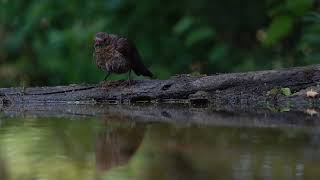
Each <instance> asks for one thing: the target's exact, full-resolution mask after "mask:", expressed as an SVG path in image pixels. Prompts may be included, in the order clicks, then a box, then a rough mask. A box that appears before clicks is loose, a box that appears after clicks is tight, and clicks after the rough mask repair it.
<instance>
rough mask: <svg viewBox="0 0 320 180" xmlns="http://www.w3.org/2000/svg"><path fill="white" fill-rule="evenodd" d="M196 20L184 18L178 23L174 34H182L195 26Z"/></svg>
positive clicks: (188, 17)
mask: <svg viewBox="0 0 320 180" xmlns="http://www.w3.org/2000/svg"><path fill="white" fill-rule="evenodd" d="M193 23H194V19H193V18H192V17H190V16H186V17H184V18H182V19H181V20H180V21H178V23H177V24H176V25H175V26H174V27H173V32H174V33H176V34H182V33H184V32H185V31H187V30H188V29H190V27H191V26H192V25H193Z"/></svg>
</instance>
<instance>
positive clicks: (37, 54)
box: [0, 0, 320, 87]
mask: <svg viewBox="0 0 320 180" xmlns="http://www.w3.org/2000/svg"><path fill="white" fill-rule="evenodd" d="M318 2H319V1H317V0H259V1H257V0H244V1H239V0H224V1H219V0H197V1H193V0H176V1H172V0H170V1H168V0H161V1H160V0H154V1H149V0H137V1H130V0H100V1H84V0H70V1H64V0H55V1H53V0H52V1H49V0H42V1H36V0H24V1H17V0H16V1H15V0H12V1H11V0H1V1H0V79H1V81H0V86H2V87H5V86H6V87H7V86H17V85H22V86H31V85H33V86H34V85H58V84H69V83H97V82H99V81H100V80H102V79H103V77H104V73H103V72H102V71H101V70H98V69H97V68H96V67H95V65H94V63H93V59H92V49H93V48H92V45H93V37H94V34H95V33H96V32H98V31H106V32H109V33H115V34H120V35H123V36H127V37H128V38H129V39H131V40H132V41H134V42H135V44H136V46H137V47H138V49H139V51H140V53H141V56H142V57H143V61H144V63H145V64H146V66H147V67H150V69H151V70H152V71H153V72H154V74H156V75H157V76H158V78H161V79H164V78H168V77H169V76H171V75H173V74H177V73H195V74H199V73H201V74H213V73H216V72H235V71H249V70H258V69H271V68H281V67H291V66H297V65H306V64H315V63H319V61H320V13H319V3H318ZM124 77H125V75H123V76H117V75H114V76H112V78H111V79H121V78H124ZM135 78H137V77H135Z"/></svg>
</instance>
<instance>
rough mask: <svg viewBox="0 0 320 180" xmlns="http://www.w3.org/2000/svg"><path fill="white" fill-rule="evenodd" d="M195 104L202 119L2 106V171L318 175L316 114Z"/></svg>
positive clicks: (245, 177)
mask: <svg viewBox="0 0 320 180" xmlns="http://www.w3.org/2000/svg"><path fill="white" fill-rule="evenodd" d="M126 111H127V112H126V113H127V114H128V113H129V114H130V111H128V110H126ZM187 111H188V110H187ZM139 112H141V109H140V111H139ZM195 112H196V113H198V116H199V115H201V114H205V116H203V119H204V120H205V121H204V120H203V121H202V120H201V119H198V120H195V121H188V120H187V119H186V123H184V122H181V120H179V121H174V120H173V121H172V122H170V120H167V121H166V122H163V121H162V120H159V121H156V120H154V119H156V117H152V113H151V112H150V111H149V113H150V114H149V115H148V117H149V118H150V119H152V121H150V122H148V117H147V118H146V119H143V118H145V117H144V116H141V118H142V119H143V120H142V119H139V115H137V111H134V112H132V114H136V115H135V116H134V117H133V116H127V115H123V114H121V113H119V114H118V115H116V114H112V115H110V114H107V113H106V112H104V115H101V114H99V115H96V116H95V115H90V116H88V115H86V116H82V115H80V116H77V115H75V113H74V112H72V113H71V115H70V114H69V115H64V114H63V113H61V114H59V113H53V114H51V115H48V116H39V112H38V115H35V113H34V112H32V113H30V114H28V113H26V114H25V112H23V113H22V114H21V113H20V114H19V113H18V115H17V113H12V112H10V113H8V112H5V113H1V116H0V123H1V124H0V125H1V126H0V176H1V179H3V180H6V179H14V180H15V179H17V180H18V179H19V180H21V179H22V180H23V179H48V180H51V179H59V180H64V179H66V180H70V179H71V180H73V179H86V180H87V179H112V180H118V179H119V180H123V179H125V180H127V179H128V180H129V179H139V180H140V179H145V180H149V179H155V180H157V179H183V180H188V179H216V180H217V179H226V180H227V179H228V180H229V179H234V180H238V179H239V180H251V179H252V180H254V179H257V180H260V179H266V180H271V179H281V180H285V179H288V180H292V179H319V178H320V128H319V127H320V126H319V127H318V125H317V123H316V122H315V121H317V119H318V117H314V115H312V116H313V117H312V118H311V119H310V116H311V115H308V114H307V115H297V113H295V114H290V112H285V113H284V114H283V113H280V114H277V115H270V116H269V115H268V114H266V113H265V112H264V115H262V116H257V114H254V115H252V116H251V115H247V114H246V115H243V114H242V113H240V114H235V113H227V112H223V113H222V114H221V113H216V114H211V115H210V114H209V115H208V114H206V113H204V112H199V111H195ZM44 114H49V112H48V113H44ZM57 114H59V116H58V115H57ZM145 114H147V113H145ZM161 114H163V116H165V117H167V118H168V117H170V118H174V117H175V116H174V115H173V114H172V112H165V113H164V112H163V111H162V113H161ZM298 114H299V113H298ZM218 115H219V116H218ZM156 116H157V115H156ZM188 116H190V118H194V114H191V115H188ZM198 116H197V117H198ZM315 116H317V115H315ZM179 117H180V116H177V118H179ZM199 117H201V116H199ZM199 117H198V118H199ZM208 117H212V121H213V122H216V120H217V118H218V117H219V118H220V119H218V122H222V121H224V120H225V121H228V122H231V120H232V121H233V122H235V123H230V124H228V123H227V124H226V123H208V121H210V118H209V119H208ZM230 117H232V118H230ZM259 117H260V118H259ZM275 117H281V118H279V122H281V123H280V124H277V122H275V121H276V120H277V118H275ZM287 117H288V118H289V119H288V118H287ZM293 117H298V118H299V119H298V120H296V119H294V118H293ZM159 118H160V117H159ZM237 119H241V121H240V123H239V122H237ZM259 120H261V122H258V123H257V121H259ZM269 120H270V122H271V123H268V121H269ZM204 122H206V123H204ZM242 122H245V123H244V124H242ZM262 122H263V123H262ZM301 122H304V123H301Z"/></svg>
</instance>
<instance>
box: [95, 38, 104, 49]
mask: <svg viewBox="0 0 320 180" xmlns="http://www.w3.org/2000/svg"><path fill="white" fill-rule="evenodd" d="M102 43H103V39H102V38H98V37H95V38H94V47H97V46H99V45H101V44H102Z"/></svg>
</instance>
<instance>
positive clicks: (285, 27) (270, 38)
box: [263, 16, 294, 46]
mask: <svg viewBox="0 0 320 180" xmlns="http://www.w3.org/2000/svg"><path fill="white" fill-rule="evenodd" d="M293 23H294V21H293V18H292V17H290V16H278V17H276V18H275V19H274V20H273V21H272V23H271V24H270V26H269V28H268V29H267V37H266V39H265V40H264V42H263V43H264V44H265V45H267V46H270V45H273V44H275V43H277V42H279V41H280V40H282V39H283V38H284V37H286V36H287V35H288V34H289V33H290V31H291V30H292V27H293Z"/></svg>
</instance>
